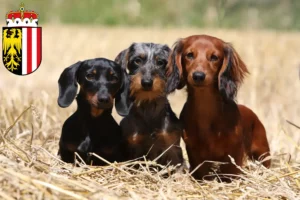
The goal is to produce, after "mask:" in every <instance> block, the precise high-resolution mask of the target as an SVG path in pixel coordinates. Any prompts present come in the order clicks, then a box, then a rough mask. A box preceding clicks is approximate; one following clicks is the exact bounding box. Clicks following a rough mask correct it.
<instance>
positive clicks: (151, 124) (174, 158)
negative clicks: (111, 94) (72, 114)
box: [115, 43, 183, 165]
mask: <svg viewBox="0 0 300 200" xmlns="http://www.w3.org/2000/svg"><path fill="white" fill-rule="evenodd" d="M170 51H171V49H170V48H169V47H168V46H167V45H161V44H153V43H133V44H132V45H131V46H130V47H129V48H128V49H125V50H123V51H122V52H120V53H119V55H118V56H117V57H116V59H115V61H116V62H117V63H119V64H120V65H122V68H123V70H126V69H127V70H128V71H129V74H128V80H129V84H128V83H127V85H126V86H127V90H128V91H127V92H126V89H125V91H124V93H123V94H124V95H123V96H122V97H121V99H120V101H119V102H118V104H117V105H116V110H117V112H118V113H119V114H120V115H123V116H125V118H124V119H123V120H122V121H121V123H120V126H121V128H122V132H123V137H124V141H125V144H126V150H127V152H126V154H127V159H129V160H131V159H136V158H139V157H142V156H146V155H147V159H149V160H155V159H156V158H158V157H159V156H160V155H162V156H161V157H159V159H156V160H157V162H158V163H159V164H163V165H166V164H172V165H177V164H182V163H183V156H182V149H181V147H180V138H181V135H182V132H183V130H182V126H181V124H180V122H179V120H178V118H177V117H176V115H175V113H174V112H173V111H172V109H171V106H170V104H169V102H168V99H167V95H168V93H169V91H173V90H174V89H175V88H176V84H173V83H172V80H175V79H176V78H174V77H172V76H173V75H174V74H175V73H174V74H170V75H167V72H166V65H167V62H168V57H169V54H170ZM172 87H175V88H172ZM126 95H127V96H126ZM128 112H129V113H128Z"/></svg>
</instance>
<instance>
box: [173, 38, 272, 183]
mask: <svg viewBox="0 0 300 200" xmlns="http://www.w3.org/2000/svg"><path fill="white" fill-rule="evenodd" d="M168 70H169V73H170V72H174V70H175V72H176V73H177V74H178V76H177V77H176V78H174V80H173V83H174V84H177V85H178V87H177V89H181V88H183V87H184V86H185V85H187V92H188V97H187V101H186V103H185V105H184V107H183V110H182V112H181V114H180V119H181V121H182V122H183V125H184V129H185V133H184V136H183V137H184V141H185V143H186V148H187V153H188V157H189V161H190V165H191V169H190V170H191V171H194V173H193V176H194V177H195V178H196V179H203V178H204V176H206V177H207V178H212V177H214V176H210V175H208V174H210V173H211V172H214V173H215V172H218V174H219V177H221V176H220V174H223V175H224V176H223V178H221V180H225V181H227V180H228V181H230V179H229V178H228V176H225V175H229V174H235V175H236V174H238V173H240V170H239V169H238V168H237V167H236V166H235V165H234V164H232V162H231V160H230V157H229V156H228V155H230V156H231V157H233V158H234V159H235V162H236V164H237V165H239V166H242V164H243V161H244V159H245V158H246V155H247V156H248V157H250V158H252V159H255V160H261V159H263V158H265V157H266V156H268V155H270V154H269V151H270V149H269V144H268V141H267V137H266V131H265V128H264V126H263V124H262V123H261V121H260V120H259V119H258V117H257V116H256V115H255V113H254V112H252V110H250V109H249V108H247V107H245V106H243V105H237V104H236V103H235V96H236V94H237V90H238V87H239V86H240V85H241V83H242V82H243V79H244V77H245V75H246V74H247V73H249V72H248V69H247V67H246V65H245V64H244V62H243V61H242V60H241V58H240V56H239V55H238V54H237V52H236V51H235V49H234V48H233V47H232V46H231V45H230V44H228V43H226V42H224V41H222V40H221V39H218V38H215V37H211V36H207V35H193V36H190V37H187V38H184V39H181V40H179V41H178V42H177V43H175V45H174V49H173V52H172V53H171V56H170V61H169V65H168ZM205 161H219V162H221V163H228V164H221V165H220V166H219V168H218V170H213V167H212V164H211V162H205ZM270 164H271V161H270V160H266V161H264V162H263V165H264V166H265V167H269V166H270ZM197 167H199V168H198V169H197ZM207 175H208V176H207ZM233 176H234V175H233ZM233 176H229V177H233ZM226 177H227V178H226Z"/></svg>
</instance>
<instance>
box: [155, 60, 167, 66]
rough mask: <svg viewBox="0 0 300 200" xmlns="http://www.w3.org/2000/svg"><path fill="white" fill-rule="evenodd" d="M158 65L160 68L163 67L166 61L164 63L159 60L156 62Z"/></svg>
mask: <svg viewBox="0 0 300 200" xmlns="http://www.w3.org/2000/svg"><path fill="white" fill-rule="evenodd" d="M156 64H157V65H158V66H163V65H164V64H165V61H163V60H157V61H156Z"/></svg>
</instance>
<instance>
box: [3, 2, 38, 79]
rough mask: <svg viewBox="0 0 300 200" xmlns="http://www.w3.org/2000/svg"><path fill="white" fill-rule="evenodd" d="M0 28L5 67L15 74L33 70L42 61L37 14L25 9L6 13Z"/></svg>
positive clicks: (29, 72)
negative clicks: (4, 24) (4, 21)
mask: <svg viewBox="0 0 300 200" xmlns="http://www.w3.org/2000/svg"><path fill="white" fill-rule="evenodd" d="M6 25H7V26H6V27H3V30H2V35H3V38H2V60H3V64H4V66H5V67H6V69H7V70H8V71H10V72H12V73H14V74H16V75H27V74H31V73H32V72H34V71H35V70H36V69H37V68H38V67H39V66H40V64H41V61H42V28H41V27H38V14H37V13H35V12H34V11H29V10H25V7H24V4H21V6H20V9H19V10H18V11H10V12H8V13H7V15H6Z"/></svg>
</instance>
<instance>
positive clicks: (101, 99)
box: [98, 96, 110, 104]
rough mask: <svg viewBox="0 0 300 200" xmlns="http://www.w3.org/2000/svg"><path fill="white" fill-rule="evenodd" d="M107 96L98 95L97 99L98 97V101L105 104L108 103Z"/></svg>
mask: <svg viewBox="0 0 300 200" xmlns="http://www.w3.org/2000/svg"><path fill="white" fill-rule="evenodd" d="M109 100H110V99H109V97H106V96H103V97H100V98H99V99H98V101H99V102H100V103H103V104H107V103H109Z"/></svg>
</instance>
